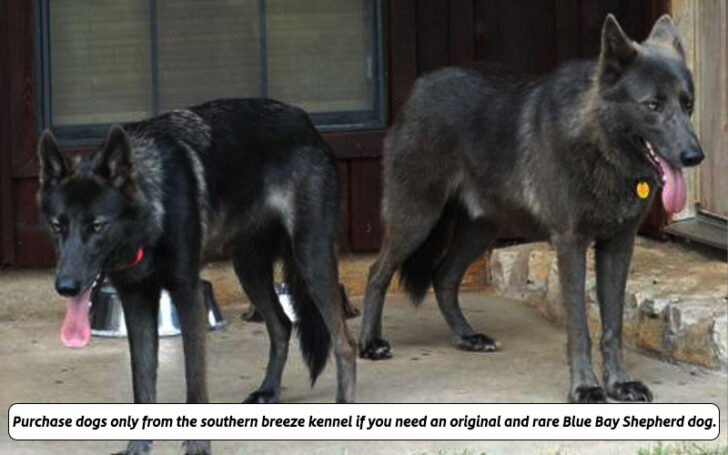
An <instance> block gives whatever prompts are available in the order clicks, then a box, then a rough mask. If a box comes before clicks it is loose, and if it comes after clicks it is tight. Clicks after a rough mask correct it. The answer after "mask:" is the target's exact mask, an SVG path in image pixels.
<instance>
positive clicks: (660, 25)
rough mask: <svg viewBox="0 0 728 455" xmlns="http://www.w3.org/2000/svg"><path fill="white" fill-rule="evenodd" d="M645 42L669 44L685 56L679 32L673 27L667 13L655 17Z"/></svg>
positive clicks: (673, 24)
mask: <svg viewBox="0 0 728 455" xmlns="http://www.w3.org/2000/svg"><path fill="white" fill-rule="evenodd" d="M645 43H647V44H658V45H663V46H671V47H672V48H673V49H674V50H675V52H677V53H678V54H680V56H681V57H682V58H685V48H684V47H683V45H682V41H680V33H678V31H677V27H675V23H674V22H673V21H672V18H671V17H670V15H669V14H664V15H662V17H660V18H659V19H657V21H656V22H655V25H653V26H652V31H651V32H650V36H648V37H647V40H646V41H645Z"/></svg>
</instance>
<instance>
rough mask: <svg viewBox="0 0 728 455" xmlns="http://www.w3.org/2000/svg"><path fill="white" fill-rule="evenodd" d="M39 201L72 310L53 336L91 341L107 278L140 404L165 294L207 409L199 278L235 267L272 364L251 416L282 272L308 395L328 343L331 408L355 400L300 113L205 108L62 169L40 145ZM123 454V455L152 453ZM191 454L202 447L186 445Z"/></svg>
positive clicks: (134, 447)
mask: <svg viewBox="0 0 728 455" xmlns="http://www.w3.org/2000/svg"><path fill="white" fill-rule="evenodd" d="M39 157H40V164H41V172H40V183H41V185H40V191H39V193H38V201H39V205H40V208H41V213H42V216H43V219H44V220H45V221H46V223H47V225H48V227H49V229H50V231H51V233H52V237H53V243H54V244H55V248H56V253H57V257H58V264H57V269H56V283H55V286H56V290H57V291H58V293H59V294H61V295H64V296H67V297H69V302H68V312H67V316H66V319H65V321H64V324H63V327H62V330H61V333H62V339H63V340H64V342H65V343H66V344H67V345H71V346H79V345H83V344H85V343H86V342H87V341H88V336H89V332H90V330H89V322H88V296H89V293H90V289H91V287H92V284H93V282H94V279H95V277H96V276H97V275H98V274H99V273H100V272H102V271H103V272H105V273H107V274H108V276H109V278H110V279H111V282H112V283H113V285H114V287H115V288H116V290H117V291H118V294H119V296H120V297H121V302H122V306H123V308H124V316H125V318H126V325H127V332H128V334H129V348H130V350H131V366H132V374H133V384H134V402H135V403H153V402H154V401H155V397H156V393H155V388H156V374H157V345H158V335H157V312H158V302H159V296H160V291H161V290H162V289H167V290H168V291H169V293H170V295H171V297H172V300H173V302H174V304H175V306H176V308H177V312H178V314H179V319H180V325H181V329H182V339H183V345H184V357H185V371H186V383H187V402H188V403H205V402H207V401H208V397H207V388H206V385H205V331H206V324H205V314H204V306H203V302H202V299H201V297H200V293H199V290H200V282H199V273H200V265H201V264H202V263H203V262H204V261H205V260H206V259H209V258H211V257H214V256H217V255H219V254H225V255H227V256H229V257H231V258H232V261H233V265H234V267H235V272H236V274H237V275H238V278H239V280H240V283H241V285H242V287H243V289H244V290H245V292H246V293H247V295H248V296H249V297H250V300H251V302H252V303H253V304H254V305H255V307H256V309H257V310H258V311H260V313H261V314H262V315H263V317H264V318H265V323H266V326H267V329H268V335H269V337H270V354H269V360H268V367H267V370H266V374H265V378H264V379H263V383H262V384H261V385H260V387H259V388H258V390H256V391H254V392H253V393H251V394H250V395H249V396H248V397H247V399H246V400H245V402H246V403H271V402H276V401H278V398H279V396H280V390H281V375H282V373H283V366H284V364H285V361H286V357H287V354H288V341H289V337H290V334H291V323H290V321H289V320H288V318H287V317H286V315H285V313H284V312H283V310H282V308H281V306H280V304H279V302H278V298H277V295H276V293H275V290H274V288H273V264H274V262H275V261H276V260H277V259H282V261H283V264H284V269H285V279H286V281H287V283H288V285H289V287H290V289H291V294H292V296H293V302H294V305H295V309H296V312H297V314H298V316H299V320H300V322H299V327H298V333H299V338H300V342H301V349H302V351H303V356H304V358H305V360H306V363H307V364H308V367H309V369H310V373H311V380H312V381H314V380H315V379H316V377H317V376H318V375H319V373H320V372H321V370H322V369H323V367H324V365H325V363H326V359H327V357H328V352H329V349H330V345H331V341H332V340H333V343H334V353H335V357H336V367H337V376H338V388H337V393H336V400H337V401H339V402H351V401H353V400H354V382H355V374H356V371H355V368H356V367H355V360H356V352H355V350H354V344H353V340H352V338H351V337H350V336H349V334H348V332H347V328H346V324H345V322H344V318H343V315H342V304H341V293H340V291H339V286H338V272H337V266H336V254H335V239H336V228H337V216H338V200H339V198H338V180H337V170H336V162H335V158H334V155H333V153H332V151H331V149H330V148H329V147H328V145H327V144H326V143H325V142H324V141H323V139H322V138H321V136H320V135H319V134H318V133H317V132H316V130H315V129H314V126H313V125H312V124H311V121H310V120H309V118H308V116H307V115H306V114H305V113H304V112H303V111H302V110H300V109H298V108H294V107H291V106H287V105H285V104H282V103H279V102H277V101H272V100H263V99H240V100H232V99H231V100H219V101H212V102H209V103H206V104H202V105H199V106H195V107H191V108H189V109H186V110H177V111H173V112H170V113H167V114H163V115H160V116H158V117H154V118H152V119H149V120H145V121H141V122H136V123H129V124H125V125H123V126H113V127H112V128H111V130H110V132H109V134H108V137H107V138H106V140H105V142H104V144H103V145H102V146H101V147H100V148H99V149H98V150H96V151H95V152H93V153H89V154H86V155H84V156H82V157H81V158H80V159H79V160H77V161H76V162H75V163H71V162H70V161H69V160H68V158H67V157H66V156H65V155H64V154H63V153H62V152H61V151H60V149H59V147H58V145H57V143H56V141H55V139H54V137H53V135H52V134H51V133H50V132H48V131H46V132H44V133H43V135H42V137H41V140H40V145H39ZM150 448H151V442H149V441H144V442H139V441H132V442H130V443H129V445H128V447H127V449H126V451H124V452H122V453H125V454H129V455H131V454H143V453H148V452H149V451H150ZM186 451H187V453H188V454H193V453H194V454H197V453H205V454H207V453H209V442H199V441H198V442H187V443H186Z"/></svg>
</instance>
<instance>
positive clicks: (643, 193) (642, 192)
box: [637, 182, 650, 199]
mask: <svg viewBox="0 0 728 455" xmlns="http://www.w3.org/2000/svg"><path fill="white" fill-rule="evenodd" d="M649 195H650V185H649V184H648V183H647V182H639V183H638V184H637V196H639V197H640V199H647V196H649Z"/></svg>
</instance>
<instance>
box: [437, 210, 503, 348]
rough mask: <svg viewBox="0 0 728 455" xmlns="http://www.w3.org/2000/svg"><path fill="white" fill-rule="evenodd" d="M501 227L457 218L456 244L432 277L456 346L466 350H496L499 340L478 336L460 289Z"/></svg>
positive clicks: (453, 242) (462, 216) (461, 216)
mask: <svg viewBox="0 0 728 455" xmlns="http://www.w3.org/2000/svg"><path fill="white" fill-rule="evenodd" d="M498 231H499V229H498V226H497V225H496V224H495V223H493V222H491V221H489V220H487V219H484V218H477V219H475V220H473V219H470V218H469V217H468V216H467V215H465V214H461V215H459V217H458V220H457V223H456V226H455V232H454V235H453V241H452V244H451V245H450V247H449V248H448V250H447V252H446V253H445V256H444V257H443V258H442V260H441V261H440V263H439V264H438V266H437V268H436V269H435V273H434V276H433V285H434V288H435V296H436V298H437V304H438V306H439V308H440V311H441V312H442V315H443V316H444V317H445V321H446V322H447V325H448V326H449V327H450V330H451V332H452V337H453V341H454V343H455V345H456V346H457V347H459V348H460V349H464V350H467V351H495V350H496V349H497V345H496V341H495V340H494V339H493V338H491V337H489V336H488V335H485V334H483V333H476V332H475V331H474V330H473V328H472V327H471V326H470V324H469V323H468V321H467V319H465V316H464V315H463V312H462V310H461V309H460V303H459V302H458V288H459V287H460V282H461V281H462V279H463V275H464V274H465V272H466V270H467V269H468V267H469V266H470V264H471V263H472V262H473V261H474V260H475V259H476V258H477V257H478V256H480V254H482V252H483V251H485V250H486V248H488V247H489V246H490V245H491V244H492V243H493V240H495V237H496V236H497V235H498Z"/></svg>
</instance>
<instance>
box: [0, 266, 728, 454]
mask: <svg viewBox="0 0 728 455" xmlns="http://www.w3.org/2000/svg"><path fill="white" fill-rule="evenodd" d="M33 276H35V275H33ZM48 283H49V282H48ZM48 283H46V284H45V286H47V287H50V285H49V284H48ZM3 294H5V291H4V289H0V301H6V298H8V295H3ZM56 300H57V299H56ZM461 300H462V306H463V308H464V310H465V312H466V314H467V315H468V316H469V317H470V320H471V322H472V323H473V325H474V326H475V327H477V328H479V329H481V330H483V331H485V332H487V333H489V334H490V335H492V336H494V337H496V338H497V339H499V340H500V341H501V343H502V351H500V352H497V353H488V354H482V353H469V352H463V351H458V350H456V349H454V348H453V347H452V346H451V345H450V343H449V336H448V330H447V328H446V326H445V323H444V322H443V320H442V318H441V316H440V314H439V312H438V310H437V307H436V305H435V302H434V300H433V298H432V297H431V296H430V297H428V298H427V299H426V301H425V302H424V304H423V305H422V307H421V308H419V309H418V310H415V309H413V308H412V307H411V306H410V305H409V304H407V302H406V301H405V299H404V298H403V297H401V296H394V297H390V298H389V299H388V304H387V306H386V307H385V318H384V330H385V336H387V337H388V339H389V340H390V342H391V343H392V345H393V348H394V357H393V358H392V359H390V360H387V361H380V362H370V361H359V364H358V384H357V400H358V401H359V402H562V401H563V400H564V397H565V394H566V387H567V381H568V373H567V368H566V364H565V361H564V357H565V354H564V352H565V335H564V331H563V329H562V328H560V327H558V326H556V325H553V324H551V323H549V322H547V321H546V320H544V319H543V318H542V317H540V316H539V315H538V314H537V312H536V311H535V310H534V309H532V308H530V307H528V306H527V305H525V304H522V303H520V302H516V301H512V300H507V299H503V298H498V297H493V296H490V295H487V294H485V293H467V294H465V295H463V296H462V298H461ZM353 301H354V304H355V305H356V306H360V304H361V302H360V299H356V298H355V299H353ZM58 305H59V306H60V301H59V303H58ZM243 309H244V308H243V306H242V305H240V304H238V305H233V306H226V310H225V314H226V317H227V319H228V321H229V324H228V326H227V327H225V328H224V329H223V330H221V331H217V332H211V333H210V334H209V345H208V346H209V386H210V397H211V400H212V401H213V402H217V403H219V402H238V401H240V400H241V399H242V398H244V397H245V396H246V394H247V393H249V392H250V391H251V390H253V389H254V388H255V387H256V386H257V384H258V382H259V380H260V379H261V377H262V374H263V371H264V368H265V361H266V358H267V339H266V335H265V329H264V327H263V326H262V325H260V324H251V323H245V322H243V321H241V320H240V318H239V315H240V313H241V312H242V310H243ZM51 314H52V312H51ZM360 319H361V318H357V319H354V320H351V321H349V324H350V325H349V326H350V328H351V330H352V331H353V333H355V334H356V333H358V328H359V324H360ZM58 323H59V322H58V321H52V320H51V319H50V318H46V319H45V320H43V321H38V320H30V321H7V320H6V321H4V322H0V331H1V332H2V341H3V343H2V344H0V364H2V365H3V368H2V369H0V384H2V387H1V388H0V405H1V406H2V407H3V409H7V407H9V406H10V405H11V404H12V403H14V402H54V403H56V402H94V403H100V402H112V403H120V402H121V403H123V402H129V401H130V400H131V377H130V372H129V354H128V350H127V345H126V340H124V339H100V338H93V339H92V342H91V345H90V346H88V347H86V348H83V349H79V350H70V349H66V348H63V347H62V346H61V345H60V342H59V340H58ZM598 358H599V355H598V354H597V353H595V359H598ZM626 362H627V367H628V368H629V370H630V371H631V372H633V373H634V374H635V375H636V376H638V377H640V378H641V379H643V380H644V381H645V382H646V383H647V384H648V385H649V386H650V387H651V388H652V389H653V391H654V393H655V396H656V401H657V402H661V403H673V402H675V403H681V402H683V403H700V402H710V403H716V404H718V405H719V406H720V409H721V435H720V437H719V438H718V440H716V441H713V442H710V443H699V445H700V446H701V447H708V446H711V447H712V446H715V445H716V444H720V445H722V446H725V444H726V434H728V433H727V432H726V410H727V407H728V405H727V402H728V390H727V388H726V377H725V375H722V374H719V373H711V372H705V371H702V370H700V369H697V368H691V367H685V366H679V365H673V364H668V363H665V362H661V361H659V360H656V359H653V358H649V357H646V356H643V355H640V354H637V353H634V352H631V351H628V352H627V353H626ZM182 368H183V366H182V354H181V344H180V339H179V338H167V339H163V340H162V342H161V343H160V371H159V381H158V396H159V400H160V401H162V402H181V401H182V400H183V397H184V383H183V374H182V371H183V370H182ZM283 384H284V390H283V394H282V395H283V396H282V400H283V401H285V402H293V403H298V402H330V401H332V400H333V396H334V374H333V366H332V365H331V362H330V363H329V365H328V366H327V369H326V371H325V372H324V373H323V375H322V376H321V378H320V379H319V381H318V383H317V384H316V386H315V388H314V389H310V388H309V385H308V374H307V372H306V370H305V368H304V366H303V364H302V362H301V358H300V355H299V354H298V349H297V346H293V347H292V349H291V354H290V356H289V362H288V365H287V368H286V372H285V375H284V382H283ZM0 423H1V424H2V426H3V428H7V426H6V425H7V414H6V413H2V414H0ZM3 433H4V434H3V436H2V438H0V453H2V454H14V455H35V454H47V453H55V454H73V455H85V454H106V453H110V452H112V451H115V450H118V449H120V448H121V446H122V444H121V443H120V442H113V441H111V442H108V441H99V442H96V441H93V442H17V441H12V440H10V439H9V437H8V436H7V433H5V432H4V431H3ZM649 445H650V443H648V442H621V441H620V442H593V441H591V442H575V441H562V442H534V441H530V442H508V441H493V442H473V441H460V442H458V441H442V442H432V441H423V442H404V441H402V442H377V441H373V442H326V441H321V442H230V441H228V442H214V443H213V449H214V451H215V453H217V454H226V455H228V454H230V455H237V454H241V455H242V454H281V453H286V454H322V455H323V454H326V455H329V454H332V455H333V454H336V455H343V454H347V455H349V454H351V455H358V454H366V455H380V454H381V455H384V454H397V455H408V454H427V455H430V454H432V455H435V454H444V455H461V454H463V453H467V454H480V453H487V454H489V455H491V454H511V453H514V454H544V455H553V454H556V453H559V454H562V455H563V454H586V453H588V454H635V453H637V450H638V449H639V448H643V447H648V446H649ZM653 445H654V444H653ZM179 447H180V446H179V443H178V442H171V441H163V442H158V443H157V444H156V445H155V452H154V453H156V454H164V455H166V454H177V453H179Z"/></svg>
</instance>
